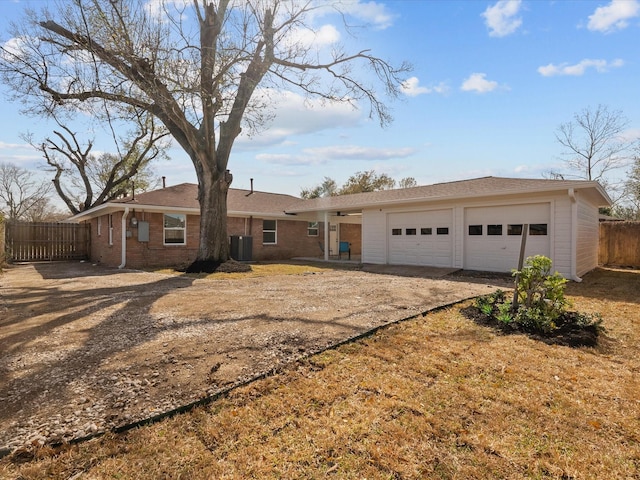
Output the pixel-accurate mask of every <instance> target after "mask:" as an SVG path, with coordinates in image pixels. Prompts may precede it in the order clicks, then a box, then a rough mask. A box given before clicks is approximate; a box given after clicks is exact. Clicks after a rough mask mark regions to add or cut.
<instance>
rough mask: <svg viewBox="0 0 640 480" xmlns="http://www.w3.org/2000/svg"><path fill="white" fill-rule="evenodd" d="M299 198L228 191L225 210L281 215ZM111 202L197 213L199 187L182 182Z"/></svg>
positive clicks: (239, 190) (245, 213) (254, 192)
mask: <svg viewBox="0 0 640 480" xmlns="http://www.w3.org/2000/svg"><path fill="white" fill-rule="evenodd" d="M299 200H300V199H299V198H297V197H294V196H291V195H284V194H280V193H267V192H259V191H255V190H254V191H251V190H243V189H237V188H230V189H229V193H228V195H227V211H228V213H229V215H232V214H244V215H247V214H277V213H281V214H284V211H285V210H286V209H287V207H289V206H291V205H293V204H295V203H297V202H298V201H299ZM111 203H118V204H126V205H127V206H129V207H134V208H140V207H141V206H143V205H144V206H154V207H169V208H178V209H185V210H192V209H195V210H199V209H200V205H199V204H198V185H195V184H193V183H181V184H179V185H174V186H172V187H166V188H161V189H159V190H154V191H152V192H145V193H140V194H137V195H136V196H135V198H134V197H126V198H120V199H118V200H113V201H112V202H111Z"/></svg>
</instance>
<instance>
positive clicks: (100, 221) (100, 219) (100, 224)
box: [98, 217, 102, 236]
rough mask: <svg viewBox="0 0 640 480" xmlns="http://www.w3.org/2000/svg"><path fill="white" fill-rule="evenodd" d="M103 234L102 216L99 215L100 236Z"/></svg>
mask: <svg viewBox="0 0 640 480" xmlns="http://www.w3.org/2000/svg"><path fill="white" fill-rule="evenodd" d="M101 235H102V217H98V236H101Z"/></svg>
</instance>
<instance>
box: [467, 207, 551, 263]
mask: <svg viewBox="0 0 640 480" xmlns="http://www.w3.org/2000/svg"><path fill="white" fill-rule="evenodd" d="M525 225H527V239H526V249H525V257H527V256H529V255H545V256H547V257H550V256H551V251H550V250H551V242H550V238H551V234H552V232H551V231H550V226H551V204H550V203H534V204H522V205H504V206H493V207H475V208H474V207H471V208H466V209H465V224H464V266H465V269H468V270H483V271H487V272H509V271H511V269H513V268H516V267H517V266H518V259H519V257H520V247H521V244H522V235H523V233H524V231H525V230H524V226H525Z"/></svg>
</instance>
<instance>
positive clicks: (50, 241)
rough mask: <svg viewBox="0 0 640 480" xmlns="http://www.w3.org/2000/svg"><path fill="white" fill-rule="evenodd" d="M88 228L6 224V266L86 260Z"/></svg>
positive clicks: (61, 224)
mask: <svg viewBox="0 0 640 480" xmlns="http://www.w3.org/2000/svg"><path fill="white" fill-rule="evenodd" d="M89 228H90V227H89V225H84V224H83V225H79V224H75V223H45V222H7V223H6V231H5V250H6V259H7V261H8V262H35V261H41V260H85V259H88V258H89V242H90V238H91V236H90V230H89Z"/></svg>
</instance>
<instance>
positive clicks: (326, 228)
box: [324, 212, 329, 262]
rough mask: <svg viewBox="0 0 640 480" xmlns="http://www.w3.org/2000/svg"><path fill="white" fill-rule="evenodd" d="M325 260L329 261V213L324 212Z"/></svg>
mask: <svg viewBox="0 0 640 480" xmlns="http://www.w3.org/2000/svg"><path fill="white" fill-rule="evenodd" d="M324 260H325V261H326V262H328V261H329V212H324Z"/></svg>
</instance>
